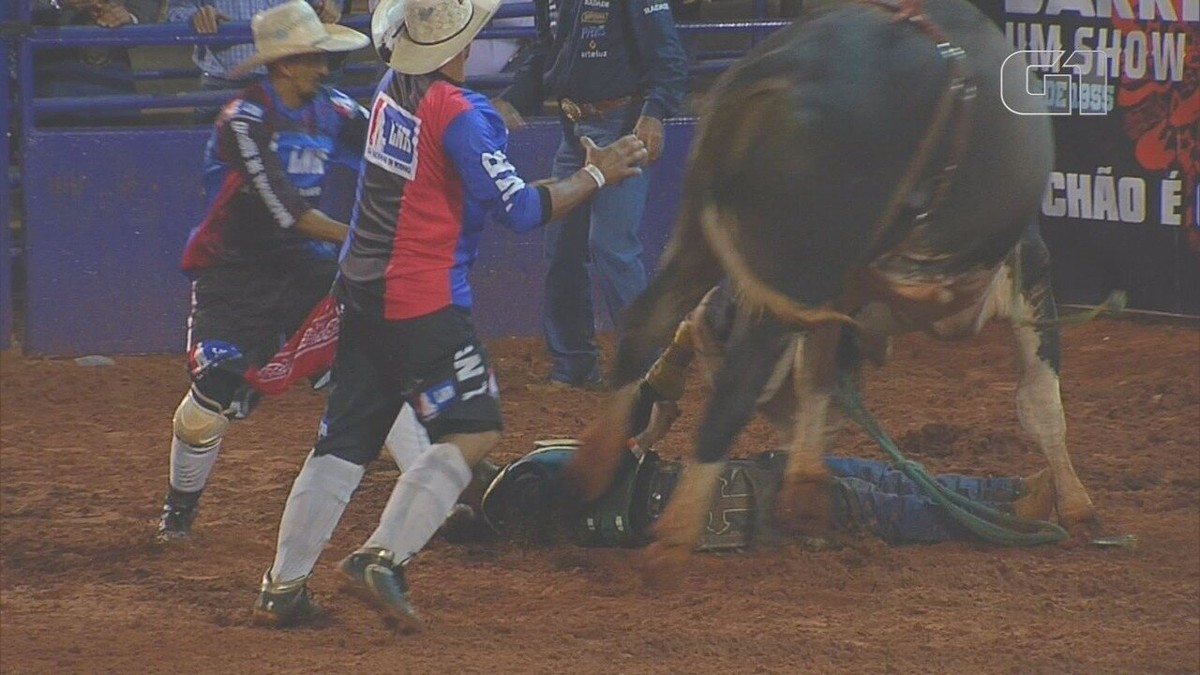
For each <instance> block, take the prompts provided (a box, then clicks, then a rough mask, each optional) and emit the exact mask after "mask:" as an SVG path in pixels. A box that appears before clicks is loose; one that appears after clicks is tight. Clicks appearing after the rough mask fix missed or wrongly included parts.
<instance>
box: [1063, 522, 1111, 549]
mask: <svg viewBox="0 0 1200 675" xmlns="http://www.w3.org/2000/svg"><path fill="white" fill-rule="evenodd" d="M1059 524H1060V525H1062V526H1063V529H1065V530H1066V531H1067V534H1068V535H1070V537H1069V538H1068V539H1067V541H1065V542H1064V545H1066V546H1068V547H1075V546H1083V545H1085V544H1088V543H1091V542H1092V541H1093V540H1095V539H1098V538H1102V537H1104V536H1105V535H1107V534H1109V533H1108V532H1107V531H1105V529H1104V522H1103V521H1102V520H1101V519H1100V516H1097V515H1095V514H1093V515H1092V516H1091V517H1090V518H1088V519H1086V520H1080V521H1075V522H1073V523H1068V522H1066V521H1064V520H1062V519H1061V518H1060V519H1059Z"/></svg>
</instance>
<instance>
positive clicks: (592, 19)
mask: <svg viewBox="0 0 1200 675" xmlns="http://www.w3.org/2000/svg"><path fill="white" fill-rule="evenodd" d="M580 21H581V22H583V23H592V24H597V23H598V24H605V23H608V12H593V11H590V10H589V11H586V12H584V13H583V16H582V17H580Z"/></svg>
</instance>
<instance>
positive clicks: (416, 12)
mask: <svg viewBox="0 0 1200 675" xmlns="http://www.w3.org/2000/svg"><path fill="white" fill-rule="evenodd" d="M499 7H500V0H380V2H379V4H378V5H377V6H376V7H375V11H374V13H373V14H372V16H371V38H372V41H373V42H374V43H375V50H376V51H377V52H379V56H380V58H382V59H383V60H384V61H386V62H387V64H388V65H389V66H391V67H392V68H393V69H395V70H398V71H400V72H401V73H405V74H407V75H424V74H425V73H432V72H433V71H435V70H437V69H438V68H441V67H442V66H444V65H446V63H447V62H448V61H450V59H452V58H454V57H455V56H456V55H457V54H458V53H459V52H461V51H462V50H463V49H466V47H467V45H469V44H471V40H474V39H475V36H476V35H478V34H479V31H481V30H483V27H484V26H486V25H487V22H488V21H490V20H491V18H492V15H493V14H495V13H496V10H497V9H498V8H499Z"/></svg>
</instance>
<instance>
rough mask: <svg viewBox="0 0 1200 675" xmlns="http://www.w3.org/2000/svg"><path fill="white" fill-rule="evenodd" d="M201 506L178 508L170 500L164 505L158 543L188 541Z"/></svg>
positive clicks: (159, 523) (159, 521)
mask: <svg viewBox="0 0 1200 675" xmlns="http://www.w3.org/2000/svg"><path fill="white" fill-rule="evenodd" d="M199 510H200V506H199V504H192V505H190V506H178V505H175V504H172V503H171V500H170V499H169V498H168V499H167V501H166V503H164V504H163V509H162V516H161V517H160V518H159V520H158V535H157V539H158V541H160V542H162V543H168V542H172V541H179V540H180V539H186V538H187V536H188V534H189V533H190V532H191V531H192V523H193V522H195V520H196V512H197V511H199Z"/></svg>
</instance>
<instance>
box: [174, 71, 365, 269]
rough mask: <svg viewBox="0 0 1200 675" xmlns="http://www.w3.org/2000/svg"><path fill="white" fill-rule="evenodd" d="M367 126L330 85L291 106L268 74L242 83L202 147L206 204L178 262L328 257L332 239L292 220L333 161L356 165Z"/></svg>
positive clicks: (310, 203) (361, 113)
mask: <svg viewBox="0 0 1200 675" xmlns="http://www.w3.org/2000/svg"><path fill="white" fill-rule="evenodd" d="M365 132H366V111H365V110H363V108H362V106H360V105H358V104H357V103H355V102H354V100H353V99H351V98H349V97H347V96H346V95H345V94H342V93H341V92H339V91H336V90H334V89H328V88H322V89H321V90H320V91H319V92H318V93H317V96H316V97H315V98H314V99H313V100H312V101H309V102H308V103H306V104H305V105H303V106H301V107H299V108H294V109H293V108H289V107H287V106H286V105H284V103H283V101H281V100H280V99H279V96H278V94H276V93H275V89H274V88H273V87H272V86H271V84H270V82H269V81H263V82H260V83H258V84H254V85H251V86H250V87H247V88H246V89H245V90H244V91H242V92H241V94H240V95H239V96H238V97H236V98H234V99H233V100H231V101H230V102H229V103H227V104H226V105H225V107H224V109H222V111H221V114H220V116H219V117H218V118H217V121H216V124H215V126H214V128H213V134H212V137H211V138H210V139H209V141H208V146H207V148H206V149H205V170H204V191H205V196H206V197H207V200H208V208H207V212H206V213H205V217H204V220H203V221H202V222H201V223H200V225H198V226H197V227H196V228H195V229H194V230H192V234H191V237H190V238H189V239H188V244H187V248H185V249H184V254H183V269H184V270H185V271H188V272H191V271H195V270H199V269H204V268H207V267H213V266H215V265H221V264H261V263H272V264H274V263H280V264H285V265H287V264H297V263H303V262H304V261H307V260H312V259H313V258H314V257H317V258H321V257H325V258H333V257H334V256H335V255H336V250H335V248H334V247H333V245H332V244H327V243H324V242H317V241H314V240H312V239H309V238H307V237H304V236H301V235H300V234H298V233H296V231H295V229H294V225H295V224H296V220H297V219H298V218H299V217H300V216H301V215H303V214H304V212H306V211H308V210H309V209H311V208H314V207H316V205H317V204H318V202H319V200H320V198H321V192H322V190H323V189H324V185H325V175H326V172H327V169H328V167H329V165H330V164H331V163H335V162H337V163H345V164H347V165H349V166H351V167H353V168H355V169H357V168H358V166H359V163H360V161H361V157H362V145H363V138H364V137H365Z"/></svg>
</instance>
